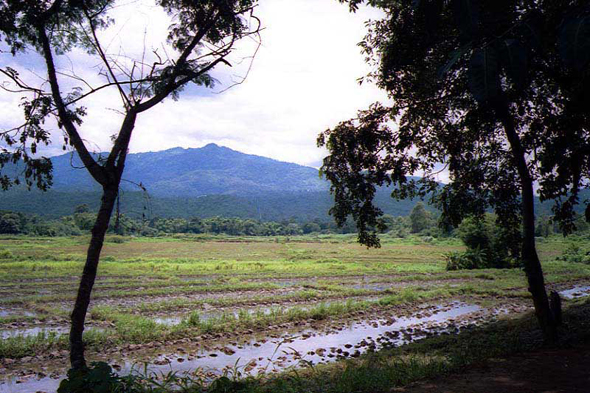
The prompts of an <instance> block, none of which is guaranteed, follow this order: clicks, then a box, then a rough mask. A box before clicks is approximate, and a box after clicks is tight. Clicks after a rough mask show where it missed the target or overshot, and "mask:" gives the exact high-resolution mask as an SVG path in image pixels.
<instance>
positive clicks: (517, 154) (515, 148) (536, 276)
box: [498, 107, 559, 341]
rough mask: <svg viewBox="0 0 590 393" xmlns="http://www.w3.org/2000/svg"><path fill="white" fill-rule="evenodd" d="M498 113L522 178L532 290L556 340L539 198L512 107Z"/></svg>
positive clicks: (545, 325)
mask: <svg viewBox="0 0 590 393" xmlns="http://www.w3.org/2000/svg"><path fill="white" fill-rule="evenodd" d="M498 114H499V115H500V119H501V121H502V124H503V126H504V130H505V132H506V136H507V138H508V142H509V143H510V149H511V150H512V155H513V156H514V162H515V164H516V168H517V171H518V175H519V177H520V184H521V193H522V227H523V243H522V260H523V262H524V270H525V273H526V276H527V280H528V284H529V292H530V293H531V295H532V297H533V303H534V305H535V314H536V316H537V320H538V321H539V324H540V325H541V329H542V330H543V333H544V335H545V340H546V341H555V340H556V339H557V320H558V318H559V316H555V315H553V313H552V310H551V308H550V306H549V298H548V297H547V292H546V290H545V279H544V277H543V268H542V267H541V262H540V261H539V256H538V255H537V249H536V246H535V197H534V190H533V179H532V177H531V174H530V171H529V168H528V165H527V162H526V158H525V152H524V150H523V148H522V144H521V142H520V137H519V136H518V134H517V132H516V129H515V127H514V121H513V120H512V117H511V116H510V113H509V112H508V108H507V107H503V108H500V109H499V110H498Z"/></svg>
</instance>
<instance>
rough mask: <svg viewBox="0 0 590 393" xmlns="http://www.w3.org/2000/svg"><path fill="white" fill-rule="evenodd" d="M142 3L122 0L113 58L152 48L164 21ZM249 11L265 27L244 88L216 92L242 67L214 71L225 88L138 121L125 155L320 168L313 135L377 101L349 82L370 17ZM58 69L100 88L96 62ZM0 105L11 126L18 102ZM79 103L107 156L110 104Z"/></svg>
mask: <svg viewBox="0 0 590 393" xmlns="http://www.w3.org/2000/svg"><path fill="white" fill-rule="evenodd" d="M147 3H148V4H149V2H147ZM142 4H146V2H142V1H135V0H128V1H127V5H126V6H125V7H121V8H120V9H118V10H117V12H116V13H115V21H116V28H115V29H110V31H109V32H107V33H104V34H105V36H104V37H105V38H108V41H107V42H108V45H109V50H110V51H113V50H117V51H119V52H122V53H124V54H136V53H138V52H140V51H141V49H140V48H142V47H143V42H148V45H147V46H148V47H149V48H154V47H158V45H159V44H158V43H159V42H160V41H161V40H162V38H163V37H164V33H165V30H166V26H167V19H166V18H165V16H164V15H163V14H162V13H161V12H159V9H158V8H156V7H153V6H147V5H142ZM256 13H257V15H258V16H259V17H260V19H261V20H262V23H263V27H264V31H263V32H262V41H263V44H262V47H261V48H260V50H259V52H258V54H257V56H256V58H255V60H254V63H253V66H252V68H251V71H250V73H249V75H248V78H247V79H246V81H245V82H244V83H243V84H241V85H238V86H235V87H233V88H231V89H229V90H228V91H225V92H223V93H220V94H216V93H215V92H218V91H220V90H222V89H225V88H226V87H227V86H228V85H229V84H230V83H231V80H232V79H234V80H238V79H239V76H241V75H244V74H245V71H246V69H247V67H246V65H247V63H246V62H244V63H242V64H241V65H240V64H235V66H234V67H233V68H228V67H225V68H223V69H222V68H220V69H217V70H216V71H215V72H214V76H215V77H216V78H217V79H219V80H220V81H221V82H222V83H221V84H220V85H218V86H217V87H216V88H215V89H214V91H213V92H210V91H203V90H197V89H190V90H188V91H186V92H184V93H183V94H182V95H181V98H180V100H179V101H176V102H174V101H172V100H167V101H165V102H164V103H163V104H160V105H159V106H158V107H156V108H153V109H152V110H150V111H149V112H146V113H144V114H142V115H141V116H140V118H139V120H138V122H137V126H136V128H135V131H134V136H133V138H132V142H131V151H132V152H144V151H158V150H164V149H168V148H172V147H177V146H181V147H185V148H187V147H201V146H204V145H205V144H208V143H217V144H219V145H223V146H227V147H230V148H233V149H235V150H239V151H242V152H245V153H250V154H257V155H262V156H267V157H271V158H275V159H278V160H282V161H289V162H296V163H299V164H302V165H309V166H314V167H319V166H320V165H321V164H320V162H321V159H322V157H323V156H325V154H326V153H325V151H322V150H320V149H318V148H317V147H316V142H315V141H316V137H317V135H318V133H320V132H321V131H324V130H325V129H327V128H329V127H333V126H335V125H336V124H337V123H338V122H339V121H342V120H347V119H349V118H351V117H354V115H355V113H356V111H357V110H358V109H364V108H366V107H367V106H368V105H369V104H371V103H372V102H375V101H378V100H383V99H384V95H383V93H382V92H380V91H378V90H377V89H376V88H375V87H374V86H370V85H363V86H362V87H361V86H359V85H358V83H357V81H356V80H357V78H359V77H362V76H364V75H365V74H366V73H367V72H368V71H369V69H368V68H367V66H366V65H365V63H364V61H363V56H362V55H361V54H360V50H359V47H358V46H357V43H358V42H359V41H360V40H361V39H362V37H363V36H364V34H365V28H364V22H365V20H367V19H369V18H377V17H379V14H378V12H377V11H375V10H371V9H364V10H361V11H360V12H358V13H356V14H350V13H349V12H348V8H347V7H346V6H344V5H341V4H340V3H338V2H337V1H336V0H260V6H259V7H258V9H257V11H256ZM144 26H147V30H146V29H145V27H144ZM252 48H253V45H252V43H246V44H245V45H244V46H243V51H241V53H240V55H245V54H248V53H250V52H251V51H252ZM234 59H236V58H235V57H234ZM2 60H3V62H4V64H10V65H12V66H13V67H15V68H17V67H19V68H23V66H24V67H26V68H28V69H29V70H30V71H32V72H38V73H40V74H41V73H42V71H43V68H42V67H41V62H40V59H37V58H35V57H33V56H29V57H28V58H19V57H17V58H11V57H10V55H7V54H2ZM58 63H59V65H60V67H62V69H64V70H67V69H69V68H71V67H72V64H76V65H78V66H77V67H76V72H77V73H78V74H79V75H80V76H83V77H84V78H86V79H88V80H91V81H95V82H96V83H97V84H98V79H97V77H96V75H95V74H96V70H95V69H94V68H92V66H93V65H94V63H93V62H92V61H89V60H88V59H86V58H84V56H83V55H82V54H78V53H73V54H70V55H69V56H68V57H62V58H60V59H59V60H58ZM80 64H81V65H82V66H83V67H80V66H79V65H80ZM30 78H31V77H30ZM32 78H33V81H34V77H32ZM63 83H64V86H66V85H67V82H65V81H64V82H63ZM62 87H63V86H62ZM0 100H1V103H2V104H3V105H2V106H1V108H0V119H2V120H1V122H2V126H4V127H6V126H7V125H10V124H13V123H12V122H13V121H15V120H14V119H15V116H14V113H15V110H16V109H15V107H16V105H18V102H19V97H17V96H15V95H9V94H7V93H1V96H0ZM85 105H86V106H87V107H88V109H89V115H88V116H87V117H86V118H85V122H84V125H83V126H82V128H81V132H82V133H83V136H84V138H85V139H86V140H87V141H89V142H90V144H91V146H92V147H93V149H94V150H106V149H108V148H109V146H110V139H109V137H110V135H113V134H115V133H116V131H117V129H118V126H119V124H120V119H121V117H120V115H119V114H117V112H116V111H117V110H118V109H119V108H120V106H119V103H118V102H117V96H116V95H113V93H110V94H109V93H105V94H102V95H97V96H95V97H94V98H93V99H92V101H90V100H89V101H86V102H85ZM45 151H46V152H48V153H49V154H50V155H53V154H60V153H61V147H60V145H59V143H57V144H54V146H53V147H52V148H51V149H48V150H45Z"/></svg>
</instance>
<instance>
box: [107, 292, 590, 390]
mask: <svg viewBox="0 0 590 393" xmlns="http://www.w3.org/2000/svg"><path fill="white" fill-rule="evenodd" d="M589 332H590V301H583V302H581V301H578V302H575V303H574V304H573V305H572V306H570V307H568V308H566V309H565V312H564V328H563V329H562V332H561V337H562V338H561V341H560V343H558V344H557V345H558V346H565V347H568V348H570V347H571V346H572V343H579V342H587V341H588V340H589V339H590V334H589ZM541 346H543V341H542V334H541V332H540V331H539V329H538V327H537V323H536V321H535V318H534V316H533V315H532V313H528V314H526V315H523V316H521V317H519V318H517V319H508V320H500V321H497V322H494V323H490V324H488V325H486V326H483V327H480V328H476V329H473V330H470V331H464V332H462V333H461V334H458V335H449V334H446V335H439V336H434V337H431V338H427V339H424V340H422V341H419V342H415V343H412V344H409V345H405V346H403V347H398V348H392V349H385V350H381V351H379V352H369V353H366V354H364V355H361V357H359V358H357V359H348V360H344V361H340V362H336V363H330V364H322V365H313V364H311V363H308V365H307V367H306V368H304V369H294V370H291V371H287V372H284V373H282V374H280V375H263V376H258V377H251V376H249V377H246V378H243V374H242V371H241V370H240V369H239V368H234V369H232V370H229V371H226V372H225V374H224V375H223V376H222V377H220V378H218V379H216V380H215V381H213V383H207V382H205V381H204V379H203V378H202V377H199V373H198V370H197V372H195V373H193V374H192V375H188V376H181V375H178V374H175V373H165V374H155V373H149V372H147V371H146V370H143V371H141V370H139V371H137V372H135V373H134V374H133V375H130V376H124V377H120V378H119V379H118V383H121V384H124V385H125V386H127V388H128V390H126V391H129V392H134V393H135V392H137V393H140V392H153V391H158V392H162V393H165V392H173V391H186V392H210V393H211V392H226V393H232V392H236V393H237V392H241V393H270V392H272V393H292V392H322V393H381V392H383V393H385V392H391V391H392V389H393V388H396V387H403V386H406V385H408V384H410V383H412V382H415V381H419V380H424V379H428V378H433V377H438V376H441V375H445V374H450V373H456V372H461V371H462V370H464V369H465V368H466V367H469V366H470V365H472V364H474V363H480V362H482V361H486V360H488V359H491V358H498V357H504V356H508V355H511V354H514V353H521V352H526V351H530V350H533V349H537V348H540V347H541ZM155 389H157V390H155Z"/></svg>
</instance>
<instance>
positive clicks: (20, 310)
mask: <svg viewBox="0 0 590 393" xmlns="http://www.w3.org/2000/svg"><path fill="white" fill-rule="evenodd" d="M296 240H297V241H292V240H291V241H287V239H267V240H265V241H261V240H260V239H241V240H240V241H239V242H238V241H235V239H234V241H232V242H226V241H224V239H219V240H208V241H200V240H198V239H188V240H187V239H169V238H167V239H137V240H128V241H126V242H123V243H117V244H114V243H107V246H106V248H105V253H104V258H103V261H102V262H101V265H100V268H99V278H98V280H97V283H96V287H95V291H94V292H93V299H92V302H91V308H90V310H89V314H88V318H87V329H86V331H85V337H86V338H85V339H86V341H87V345H88V350H87V355H88V358H89V360H90V361H95V360H102V361H108V362H109V363H110V364H113V365H116V369H117V370H119V371H123V372H128V371H130V370H131V369H132V368H133V367H134V366H135V367H139V366H141V367H143V365H144V364H146V365H147V366H148V369H149V370H152V371H155V372H168V371H171V370H172V371H177V372H180V373H194V372H195V371H197V372H199V373H204V374H205V375H208V374H210V375H219V374H220V373H223V372H224V370H232V372H235V371H237V370H239V371H240V372H242V373H246V374H252V375H256V374H259V373H276V372H281V371H284V370H286V369H289V368H293V367H302V366H306V365H307V366H309V365H310V364H318V363H328V362H334V361H339V360H341V359H346V358H354V357H358V356H361V355H362V354H363V353H365V352H368V351H379V350H381V349H383V348H388V347H391V346H400V345H404V344H406V343H409V342H412V341H415V340H420V339H422V338H426V337H431V336H434V335H441V334H456V333H458V332H460V331H462V330H464V329H474V328H476V327H478V326H482V325H484V324H486V323H488V322H490V321H493V320H496V319H498V318H510V317H512V316H514V315H519V314H522V313H524V312H527V311H530V307H531V305H532V302H531V301H530V299H529V294H528V292H527V290H526V287H527V286H526V282H525V278H524V274H523V272H522V271H521V270H520V269H512V270H495V271H494V270H479V271H458V272H447V271H446V270H445V262H444V254H445V253H447V252H450V251H454V250H460V249H461V246H460V245H459V243H458V242H457V241H454V240H448V241H444V242H438V243H437V242H434V243H433V242H432V241H429V242H424V243H422V242H420V241H419V239H414V240H412V241H411V242H410V241H403V240H391V241H384V242H383V247H382V248H381V249H377V250H367V249H366V248H363V247H361V246H359V245H357V244H356V243H355V242H354V239H353V238H351V237H343V236H340V237H338V236H334V237H326V238H319V237H316V238H301V239H296ZM543 247H546V250H547V251H544V249H543ZM556 247H559V245H555V244H551V245H550V244H543V245H542V246H541V257H542V259H544V266H545V271H546V278H547V282H548V286H549V288H550V289H552V290H558V291H560V293H561V294H562V296H563V298H564V299H565V301H566V302H567V301H575V300H576V299H577V298H580V297H584V296H586V295H590V266H587V265H584V264H569V265H567V266H565V265H564V262H554V261H552V259H551V258H552V257H553V253H554V252H555V249H556ZM0 248H2V249H7V250H9V251H10V254H8V253H7V255H11V257H10V259H4V260H0V294H1V295H0V336H1V339H2V340H1V341H0V343H1V344H0V375H2V377H1V381H0V392H38V391H45V392H51V391H55V389H56V387H57V385H58V384H59V380H60V379H61V378H63V376H64V375H65V372H66V370H67V368H68V358H67V356H68V352H67V348H68V344H67V332H68V313H69V310H70V308H71V305H72V302H73V299H74V295H75V291H76V289H77V280H78V275H79V274H80V271H81V269H82V263H83V262H82V261H83V258H84V252H85V244H84V241H83V240H82V239H78V238H71V239H70V238H68V239H65V238H62V239H27V242H23V241H17V240H0Z"/></svg>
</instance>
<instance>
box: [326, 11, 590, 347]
mask: <svg viewBox="0 0 590 393" xmlns="http://www.w3.org/2000/svg"><path fill="white" fill-rule="evenodd" d="M341 2H343V3H345V2H346V3H349V5H350V8H351V10H353V11H354V10H356V9H357V7H358V5H359V4H361V3H364V2H365V1H363V0H341ZM366 3H368V4H371V5H374V6H378V7H380V8H381V9H382V10H383V11H384V13H385V17H384V18H383V19H382V20H378V21H374V22H372V23H369V24H368V26H369V32H368V34H367V36H366V38H365V39H364V40H363V41H362V42H361V43H360V45H361V47H362V48H363V51H364V53H365V55H366V57H367V60H368V61H369V62H370V63H371V64H373V65H374V66H375V69H376V71H375V72H373V73H372V74H371V75H369V79H372V80H374V81H376V83H377V85H378V86H379V87H381V88H382V89H384V90H386V91H387V92H388V94H389V97H390V98H391V101H392V103H391V106H389V107H388V106H385V105H382V104H374V105H372V106H371V107H370V108H369V109H368V110H365V111H361V112H359V116H358V118H356V119H352V120H349V121H346V122H342V123H340V124H339V125H338V126H337V127H335V128H334V129H333V130H328V131H326V132H325V133H324V134H322V135H321V136H320V138H319V140H318V143H319V144H320V145H325V146H327V148H328V149H329V151H330V155H329V156H328V157H327V158H326V159H325V160H324V165H323V171H324V173H325V174H326V176H327V178H328V179H329V180H330V181H331V182H332V190H333V192H334V194H335V207H334V209H333V214H334V215H335V218H336V220H337V221H338V222H344V220H345V219H346V217H347V216H348V215H352V216H353V217H354V218H355V220H356V222H357V226H358V228H359V239H360V241H361V242H363V243H366V244H368V245H378V239H377V237H376V234H375V232H374V231H371V228H372V227H374V226H375V224H376V222H377V221H378V220H379V215H380V214H381V211H380V210H379V209H377V208H375V206H374V205H373V203H372V201H373V197H374V195H375V189H376V188H375V187H376V186H377V185H384V184H387V185H389V184H392V183H395V185H396V186H397V187H396V189H395V190H394V192H393V196H394V197H396V198H405V197H408V196H425V195H427V194H428V193H429V192H432V193H433V194H434V201H435V203H436V204H437V205H438V207H439V208H440V209H441V211H442V214H443V219H444V220H446V221H447V222H450V223H452V224H454V225H455V226H456V225H457V224H458V223H460V222H461V220H462V218H463V217H465V216H467V215H470V214H476V215H480V216H481V215H483V214H484V212H485V210H486V209H488V208H493V209H494V210H495V211H496V213H497V219H498V222H499V224H500V225H502V226H503V227H504V228H505V230H506V231H512V232H513V236H512V237H513V238H518V237H519V236H520V231H519V229H520V228H522V249H521V258H522V260H523V263H524V266H525V271H526V275H527V278H528V283H529V291H530V292H531V294H532V297H533V301H534V305H535V311H536V315H537V318H538V320H539V323H540V325H541V327H542V328H543V330H544V332H545V334H546V337H547V338H548V339H554V338H555V337H556V331H557V330H556V326H557V323H556V318H554V313H552V311H551V310H550V305H549V301H548V297H547V293H546V291H545V283H544V278H543V272H542V268H541V264H540V262H539V258H538V256H537V252H536V248H535V237H534V235H535V212H534V190H533V185H534V183H535V182H536V183H537V184H538V190H539V195H540V197H541V199H542V200H547V199H552V200H555V205H554V208H553V210H554V214H555V219H556V220H558V221H559V222H560V223H561V226H562V229H563V230H564V232H566V233H568V232H569V231H571V230H572V229H573V222H574V218H575V214H574V207H575V205H576V204H577V203H578V202H579V197H578V195H579V191H580V190H581V189H583V188H586V187H588V173H590V159H589V157H590V110H589V107H588V105H587V102H590V72H589V67H588V64H589V61H590V50H589V48H590V6H589V5H588V2H587V1H582V0H579V1H574V0H567V1H566V0H539V1H528V0H500V1H481V0H384V1H376V0H368V1H366ZM391 123H395V124H396V125H397V126H396V127H395V128H394V127H391V126H390V124H391ZM441 164H444V165H445V166H444V167H443V168H446V169H447V170H448V172H449V174H450V180H451V181H450V183H449V184H448V185H445V186H444V187H442V188H440V189H439V188H438V186H437V184H436V182H435V176H436V174H437V173H439V172H440V171H441ZM418 173H420V174H423V175H424V177H423V178H422V180H420V181H414V180H411V179H409V178H408V177H409V176H411V175H414V174H418ZM586 215H587V217H590V207H589V208H587V209H586ZM519 222H521V223H522V227H520V226H519Z"/></svg>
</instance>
